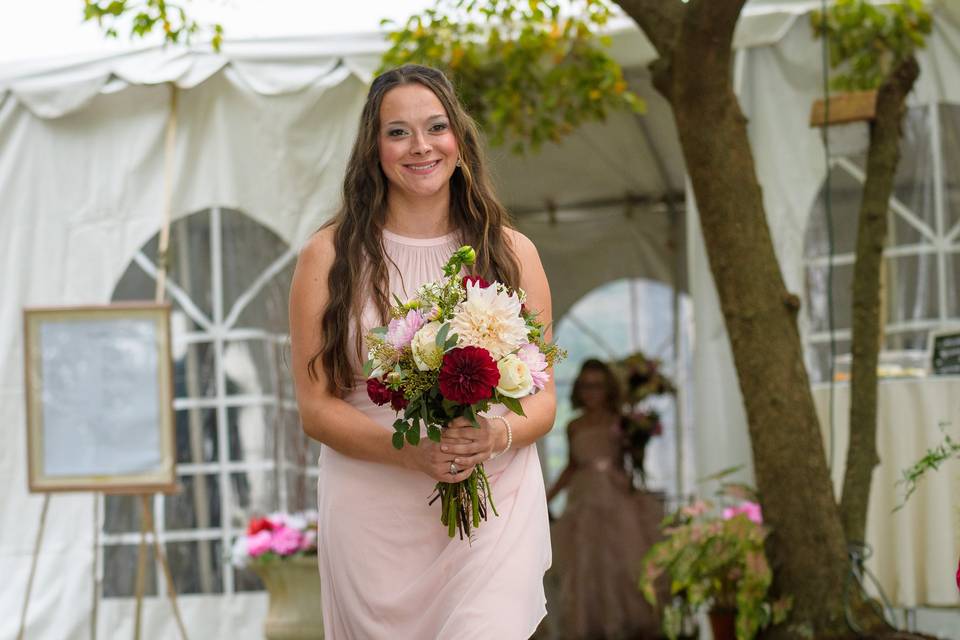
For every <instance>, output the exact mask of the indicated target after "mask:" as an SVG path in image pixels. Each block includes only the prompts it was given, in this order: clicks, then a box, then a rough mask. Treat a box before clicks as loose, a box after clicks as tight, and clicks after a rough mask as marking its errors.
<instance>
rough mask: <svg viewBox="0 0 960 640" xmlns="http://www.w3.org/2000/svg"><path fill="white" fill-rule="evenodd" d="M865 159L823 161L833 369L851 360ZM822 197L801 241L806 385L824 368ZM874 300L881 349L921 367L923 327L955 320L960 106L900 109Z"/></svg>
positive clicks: (959, 286)
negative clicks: (827, 187) (897, 155)
mask: <svg viewBox="0 0 960 640" xmlns="http://www.w3.org/2000/svg"><path fill="white" fill-rule="evenodd" d="M865 166H866V157H865V155H856V156H853V155H852V156H841V157H836V158H833V159H832V160H831V167H830V171H831V192H830V196H831V197H830V199H831V203H832V206H831V214H832V219H833V224H832V232H833V243H834V257H833V265H834V267H833V282H832V284H833V287H832V288H833V304H834V336H835V338H836V353H837V355H838V356H840V358H838V365H839V366H838V368H839V369H840V370H842V369H843V368H844V367H845V361H848V360H849V353H850V339H851V298H852V293H851V285H852V282H853V267H854V257H855V253H856V238H857V217H858V214H859V207H860V200H861V195H862V190H863V182H864V180H865ZM824 196H825V194H824V193H823V192H821V193H820V196H819V197H818V199H817V203H816V205H815V207H814V209H813V211H812V212H811V215H810V220H809V223H808V226H807V233H806V238H805V243H804V255H805V258H804V263H805V269H806V294H807V301H808V304H807V305H806V311H805V317H804V323H805V329H806V331H805V333H806V345H807V363H808V368H809V370H810V374H811V379H812V381H814V382H822V381H826V380H827V379H828V378H829V372H830V336H831V334H830V321H829V304H828V302H829V298H828V282H827V273H828V262H829V235H828V234H829V231H830V228H828V226H827V221H826V215H825V210H824V202H825V198H824ZM888 215H889V222H888V235H887V243H886V247H885V249H884V264H883V270H882V287H883V291H882V293H881V303H882V313H883V320H884V322H885V328H884V336H883V344H882V349H883V350H884V351H887V352H888V357H889V358H891V359H893V360H899V361H901V362H903V363H904V364H920V365H921V366H922V365H923V364H925V362H924V360H923V358H924V354H923V351H924V350H925V349H926V346H927V339H928V334H929V333H930V331H931V330H934V329H936V328H938V327H942V326H944V325H947V324H950V323H956V322H960V106H956V105H948V104H939V105H928V106H922V107H915V108H912V109H910V110H909V111H908V113H907V116H906V119H905V122H904V131H903V140H902V142H901V159H900V164H899V165H898V168H897V176H896V180H895V187H894V191H893V194H892V197H891V199H890V208H889V212H888Z"/></svg>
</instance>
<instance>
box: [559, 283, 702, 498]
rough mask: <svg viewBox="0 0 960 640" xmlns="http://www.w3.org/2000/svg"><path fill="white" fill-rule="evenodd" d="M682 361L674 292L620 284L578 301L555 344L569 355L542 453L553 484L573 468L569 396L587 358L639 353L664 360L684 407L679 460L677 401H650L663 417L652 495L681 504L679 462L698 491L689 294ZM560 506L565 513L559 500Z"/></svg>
mask: <svg viewBox="0 0 960 640" xmlns="http://www.w3.org/2000/svg"><path fill="white" fill-rule="evenodd" d="M676 327H677V328H678V329H679V335H680V354H679V355H680V357H679V358H677V357H676V348H675V347H676V336H675V333H674V290H673V288H672V287H670V286H668V285H666V284H663V283H660V282H656V281H653V280H647V279H640V278H633V279H620V280H615V281H613V282H609V283H606V284H604V285H602V286H599V287H597V288H595V289H593V290H592V291H591V292H590V293H588V294H587V295H585V296H584V297H582V298H581V299H580V300H579V301H577V302H576V303H575V304H574V305H573V306H572V307H570V309H569V311H567V313H565V314H564V315H563V317H562V318H560V319H559V321H558V322H557V323H556V329H555V335H554V339H555V340H556V341H557V342H559V343H560V345H561V346H562V347H563V348H564V349H566V350H567V353H568V358H567V359H566V360H565V361H563V362H561V363H560V364H559V365H558V366H557V367H556V369H555V375H556V384H557V418H556V422H555V424H556V426H555V427H554V428H553V430H552V431H551V432H550V433H549V434H548V435H547V437H546V442H545V443H544V445H545V446H544V449H545V451H544V452H543V454H542V455H543V456H544V458H545V460H546V472H545V473H546V476H547V480H548V482H551V483H552V482H553V481H554V480H556V478H557V476H559V474H560V472H561V471H562V470H563V468H564V466H565V465H566V463H567V459H568V451H567V438H566V425H567V423H568V422H569V421H570V420H571V419H572V418H574V417H575V412H574V410H573V409H572V408H571V406H570V392H571V390H572V388H573V382H574V379H575V378H576V376H577V372H578V371H579V370H580V365H581V364H582V363H583V361H584V360H586V359H587V358H591V357H595V358H599V359H601V360H604V361H611V360H618V359H620V358H623V357H625V356H627V355H629V354H631V353H634V352H636V351H638V350H639V351H642V352H643V353H644V354H645V355H647V356H649V357H651V358H656V359H659V360H661V361H662V362H663V366H664V371H665V373H666V375H667V376H668V377H670V378H671V379H672V380H673V381H674V383H675V384H676V385H677V387H678V389H679V390H680V391H679V393H678V397H677V400H678V401H679V402H682V403H683V406H682V411H681V415H682V416H684V418H683V423H684V426H683V434H682V436H683V437H682V442H683V455H682V457H680V458H678V455H677V453H678V452H677V431H676V430H677V413H676V404H675V399H674V398H672V397H667V396H661V397H658V398H652V399H650V400H649V401H648V402H649V403H650V406H649V408H653V409H656V410H657V411H658V412H659V413H660V415H661V417H662V420H663V425H664V432H663V435H662V436H661V437H658V438H654V439H653V440H651V442H650V444H649V445H648V447H647V456H646V460H647V465H646V466H647V476H648V479H647V484H648V487H649V488H650V489H651V490H659V491H664V492H666V494H667V495H668V496H669V497H671V498H673V499H677V498H679V497H680V496H678V493H679V487H678V484H679V483H678V481H677V476H678V474H677V460H678V459H682V460H683V478H684V481H683V485H684V487H685V489H684V491H685V492H689V491H690V490H691V489H692V487H693V478H694V464H693V463H694V460H693V437H692V431H691V429H690V428H689V417H690V416H692V415H693V414H692V410H693V406H692V403H691V402H690V399H691V398H690V395H689V394H688V393H685V390H686V389H689V384H688V381H689V380H690V379H691V373H692V372H691V366H692V359H691V355H692V349H691V345H692V343H691V340H692V337H693V306H692V303H691V301H690V298H689V296H688V295H687V294H680V299H679V322H677V323H676ZM557 500H558V502H557V503H556V505H554V506H555V507H557V508H558V509H559V508H562V505H561V504H560V502H559V501H560V500H563V498H562V497H561V498H558V499H557Z"/></svg>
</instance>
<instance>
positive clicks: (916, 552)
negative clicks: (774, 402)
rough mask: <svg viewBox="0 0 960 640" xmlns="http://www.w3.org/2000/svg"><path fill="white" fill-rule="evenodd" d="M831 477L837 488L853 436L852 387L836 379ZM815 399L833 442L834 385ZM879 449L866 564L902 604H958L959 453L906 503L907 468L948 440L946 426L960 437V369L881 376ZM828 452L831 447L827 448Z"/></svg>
mask: <svg viewBox="0 0 960 640" xmlns="http://www.w3.org/2000/svg"><path fill="white" fill-rule="evenodd" d="M834 389H835V402H834V436H833V442H834V460H835V463H834V468H833V482H834V490H835V491H836V494H837V496H839V495H840V491H841V488H842V486H843V470H844V464H845V462H846V455H847V444H848V441H849V437H848V436H849V430H848V426H847V425H848V421H849V407H850V388H849V385H848V384H846V383H838V384H837V385H836V386H835V388H834ZM813 393H814V400H815V402H816V405H817V412H818V414H819V416H820V423H821V427H822V430H823V434H824V442H825V443H827V446H828V447H829V430H830V427H829V423H828V421H827V420H826V417H827V415H828V411H829V408H828V407H829V387H828V386H827V385H817V386H815V387H814V391H813ZM878 402H879V406H878V420H877V423H878V424H877V450H878V453H879V454H880V466H879V467H877V468H876V469H875V470H874V475H873V484H872V485H871V492H870V506H869V511H868V515H867V543H868V544H869V545H870V546H871V547H873V557H872V558H871V559H870V560H869V561H868V563H867V567H868V568H869V569H870V570H871V571H872V572H873V573H874V574H875V575H876V576H877V578H878V580H879V582H880V585H881V586H882V588H883V590H884V591H885V592H886V594H887V597H888V598H890V600H891V601H892V602H893V603H894V604H897V605H900V606H906V607H914V606H957V605H960V597H958V591H957V585H956V581H955V573H956V570H957V558H958V555H960V461H957V460H953V461H949V462H947V463H945V464H944V465H942V466H941V467H940V469H939V470H938V471H936V472H933V473H929V472H928V474H927V476H926V477H925V478H924V479H923V480H922V481H921V483H920V485H919V488H918V489H917V491H916V492H915V493H914V494H913V496H911V498H910V500H909V502H907V505H906V507H904V508H903V509H901V510H900V511H897V512H895V513H894V511H893V510H894V509H895V508H896V507H897V505H899V504H900V503H901V502H902V499H903V495H904V488H903V486H902V485H899V486H898V485H897V481H898V480H899V479H900V478H901V477H902V472H903V470H904V469H906V468H907V467H909V466H911V465H913V464H914V463H916V462H917V461H918V460H919V459H920V458H921V457H922V456H923V455H924V453H925V452H926V450H927V449H928V448H931V447H933V446H935V445H936V444H938V443H940V442H941V441H942V440H943V435H944V432H943V431H942V429H945V430H946V432H947V433H949V434H950V435H951V437H953V438H954V439H955V440H956V439H960V377H953V376H951V377H930V378H915V379H890V380H882V381H881V382H880V385H879V389H878ZM828 455H829V449H828Z"/></svg>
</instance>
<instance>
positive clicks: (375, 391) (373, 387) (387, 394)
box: [367, 378, 392, 405]
mask: <svg viewBox="0 0 960 640" xmlns="http://www.w3.org/2000/svg"><path fill="white" fill-rule="evenodd" d="M367 395H368V396H370V399H371V400H372V401H373V404H378V405H385V404H387V403H388V402H390V398H391V396H392V393H391V391H390V389H388V388H387V385H385V384H383V382H381V381H380V380H378V379H377V378H368V379H367Z"/></svg>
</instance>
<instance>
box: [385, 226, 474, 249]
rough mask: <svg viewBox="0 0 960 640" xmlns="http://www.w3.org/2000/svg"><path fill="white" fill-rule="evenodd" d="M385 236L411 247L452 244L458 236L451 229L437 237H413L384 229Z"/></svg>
mask: <svg viewBox="0 0 960 640" xmlns="http://www.w3.org/2000/svg"><path fill="white" fill-rule="evenodd" d="M383 237H384V238H386V239H387V240H390V241H391V242H396V243H398V244H405V245H408V246H411V247H438V246H441V245H445V244H451V243H452V242H453V240H454V239H455V238H456V237H457V232H456V231H451V232H450V233H448V234H446V235H442V236H437V237H435V238H411V237H410V236H402V235H400V234H399V233H394V232H393V231H388V230H387V229H384V230H383Z"/></svg>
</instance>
